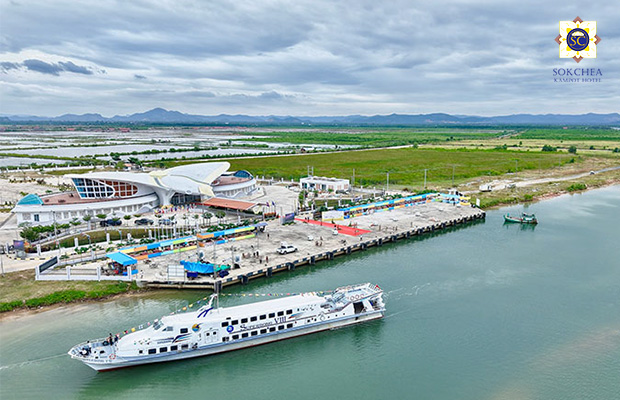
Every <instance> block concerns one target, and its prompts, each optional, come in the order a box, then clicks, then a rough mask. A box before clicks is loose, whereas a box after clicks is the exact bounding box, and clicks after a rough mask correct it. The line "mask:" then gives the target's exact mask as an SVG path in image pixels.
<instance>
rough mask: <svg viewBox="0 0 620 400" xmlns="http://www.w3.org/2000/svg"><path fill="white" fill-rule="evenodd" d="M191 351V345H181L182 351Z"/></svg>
mask: <svg viewBox="0 0 620 400" xmlns="http://www.w3.org/2000/svg"><path fill="white" fill-rule="evenodd" d="M187 349H189V344H182V345H181V350H187Z"/></svg>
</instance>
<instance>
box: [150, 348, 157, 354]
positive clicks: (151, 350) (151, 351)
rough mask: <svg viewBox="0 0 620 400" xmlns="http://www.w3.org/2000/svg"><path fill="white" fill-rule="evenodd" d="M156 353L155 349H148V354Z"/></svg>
mask: <svg viewBox="0 0 620 400" xmlns="http://www.w3.org/2000/svg"><path fill="white" fill-rule="evenodd" d="M155 353H157V349H149V354H155Z"/></svg>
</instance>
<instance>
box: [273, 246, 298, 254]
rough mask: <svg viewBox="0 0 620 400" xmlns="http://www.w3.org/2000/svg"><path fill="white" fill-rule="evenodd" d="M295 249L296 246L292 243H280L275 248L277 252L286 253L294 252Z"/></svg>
mask: <svg viewBox="0 0 620 400" xmlns="http://www.w3.org/2000/svg"><path fill="white" fill-rule="evenodd" d="M296 251H297V247H295V246H293V245H292V244H287V245H282V246H280V247H279V248H278V250H277V252H278V254H288V253H294V252H296Z"/></svg>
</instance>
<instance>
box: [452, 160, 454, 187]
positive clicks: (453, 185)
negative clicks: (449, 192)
mask: <svg viewBox="0 0 620 400" xmlns="http://www.w3.org/2000/svg"><path fill="white" fill-rule="evenodd" d="M452 186H453V187H454V165H452Z"/></svg>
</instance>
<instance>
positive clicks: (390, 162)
mask: <svg viewBox="0 0 620 400" xmlns="http://www.w3.org/2000/svg"><path fill="white" fill-rule="evenodd" d="M571 160H573V162H579V161H580V158H579V157H574V156H572V155H570V154H566V153H562V154H560V153H541V152H516V151H505V150H448V149H414V148H402V149H379V150H361V151H348V152H336V153H327V154H308V155H298V156H275V157H255V158H240V159H229V160H227V161H229V162H230V164H231V170H239V169H246V170H248V171H251V172H252V173H253V174H254V175H255V176H265V177H274V178H284V179H295V180H298V179H299V178H301V177H304V176H306V175H307V167H308V166H312V167H314V175H316V176H328V177H338V178H348V179H351V177H352V175H353V169H355V184H356V185H364V186H377V187H381V186H382V185H384V184H385V181H386V173H387V172H388V171H389V173H390V185H398V186H400V187H409V188H418V189H419V188H420V187H422V186H423V183H424V170H425V169H427V182H428V185H448V184H450V183H451V182H452V173H453V170H454V179H455V183H459V182H462V181H465V180H467V179H471V178H474V177H478V176H496V175H502V174H505V173H508V172H514V171H515V168H516V167H518V171H522V170H524V169H546V168H552V167H557V166H558V165H559V164H560V163H561V164H564V163H567V162H571ZM201 161H202V160H193V161H191V162H201ZM191 162H188V161H186V162H169V163H167V164H168V165H167V166H174V165H182V164H189V163H191Z"/></svg>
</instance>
